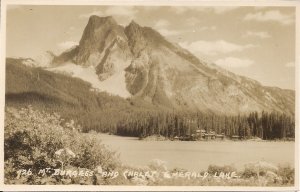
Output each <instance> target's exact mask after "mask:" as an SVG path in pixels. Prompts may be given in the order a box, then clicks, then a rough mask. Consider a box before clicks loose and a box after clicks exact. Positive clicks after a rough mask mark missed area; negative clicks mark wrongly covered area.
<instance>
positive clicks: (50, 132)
mask: <svg viewBox="0 0 300 192" xmlns="http://www.w3.org/2000/svg"><path fill="white" fill-rule="evenodd" d="M78 129H80V127H78V126H76V125H75V124H74V121H71V122H66V121H65V120H63V119H61V118H60V116H59V115H58V114H48V113H45V112H41V111H36V110H34V109H32V108H31V107H27V108H22V109H20V110H18V109H15V108H6V110H5V130H4V159H5V182H6V183H14V182H18V183H19V182H21V183H27V184H39V182H41V178H38V176H36V175H37V173H38V172H39V171H40V170H41V169H45V168H50V169H51V170H53V169H58V168H59V169H62V170H63V169H64V168H69V169H72V168H76V169H78V168H85V169H90V170H93V169H95V168H96V167H97V166H101V167H102V168H103V169H104V170H113V169H115V168H116V167H117V165H118V164H119V162H118V160H117V159H118V158H117V156H116V154H115V153H114V152H111V151H109V150H107V149H106V147H105V146H104V145H103V144H102V143H101V142H100V140H99V139H98V138H97V137H96V136H95V135H91V134H83V133H80V132H79V131H78ZM23 169H25V170H30V172H31V173H33V174H31V175H30V176H28V177H26V178H17V177H18V171H19V170H23ZM50 174H52V173H49V175H50ZM48 179H49V178H48ZM44 182H45V181H44ZM51 182H54V183H57V182H62V183H64V182H65V183H66V182H67V183H68V182H74V180H73V181H64V178H63V177H61V176H55V177H51V179H49V182H47V181H46V183H48V184H49V183H51Z"/></svg>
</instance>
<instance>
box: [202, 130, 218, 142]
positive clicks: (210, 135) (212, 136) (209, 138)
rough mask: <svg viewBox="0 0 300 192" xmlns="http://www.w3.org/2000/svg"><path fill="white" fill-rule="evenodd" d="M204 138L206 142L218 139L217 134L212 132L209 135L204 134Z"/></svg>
mask: <svg viewBox="0 0 300 192" xmlns="http://www.w3.org/2000/svg"><path fill="white" fill-rule="evenodd" d="M204 138H205V139H206V140H211V139H216V134H215V132H214V131H210V132H209V133H206V134H204Z"/></svg>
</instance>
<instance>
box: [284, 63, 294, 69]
mask: <svg viewBox="0 0 300 192" xmlns="http://www.w3.org/2000/svg"><path fill="white" fill-rule="evenodd" d="M284 66H286V67H289V68H292V67H295V62H288V63H286V64H285V65H284Z"/></svg>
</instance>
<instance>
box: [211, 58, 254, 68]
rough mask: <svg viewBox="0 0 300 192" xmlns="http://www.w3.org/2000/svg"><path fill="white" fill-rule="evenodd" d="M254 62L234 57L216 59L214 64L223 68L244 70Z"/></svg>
mask: <svg viewBox="0 0 300 192" xmlns="http://www.w3.org/2000/svg"><path fill="white" fill-rule="evenodd" d="M253 63H254V61H252V60H250V59H239V58H236V57H226V58H223V59H218V60H216V61H215V64H216V65H218V66H220V67H224V68H246V67H249V66H251V65H253Z"/></svg>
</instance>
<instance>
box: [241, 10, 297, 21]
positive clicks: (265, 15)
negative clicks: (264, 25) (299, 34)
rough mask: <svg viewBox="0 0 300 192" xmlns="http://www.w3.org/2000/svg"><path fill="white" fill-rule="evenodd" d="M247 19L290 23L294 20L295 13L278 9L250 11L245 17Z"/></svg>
mask: <svg viewBox="0 0 300 192" xmlns="http://www.w3.org/2000/svg"><path fill="white" fill-rule="evenodd" d="M244 20H245V21H259V22H269V21H273V22H278V23H280V24H282V25H290V24H292V23H293V22H294V18H293V15H287V14H283V13H281V12H280V11H278V10H271V11H265V12H257V13H249V14H247V15H246V16H245V17H244Z"/></svg>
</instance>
